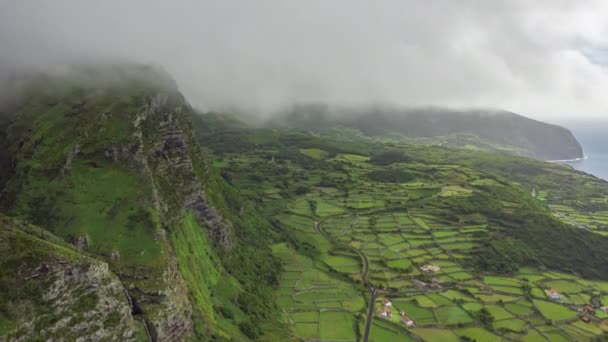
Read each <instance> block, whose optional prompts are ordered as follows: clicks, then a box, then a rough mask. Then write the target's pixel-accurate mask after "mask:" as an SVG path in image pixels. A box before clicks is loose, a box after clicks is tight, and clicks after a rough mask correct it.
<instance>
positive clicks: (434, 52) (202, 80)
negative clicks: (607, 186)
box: [0, 0, 608, 121]
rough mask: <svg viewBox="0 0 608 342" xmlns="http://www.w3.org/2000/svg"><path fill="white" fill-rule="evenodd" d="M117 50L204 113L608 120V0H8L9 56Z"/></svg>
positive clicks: (0, 8)
mask: <svg viewBox="0 0 608 342" xmlns="http://www.w3.org/2000/svg"><path fill="white" fill-rule="evenodd" d="M106 58H111V59H123V58H126V59H131V60H135V61H140V62H145V63H155V64H160V65H162V66H164V67H165V69H167V70H168V71H169V72H170V73H171V74H173V76H174V77H175V79H176V80H177V82H178V84H179V85H180V88H181V89H182V90H183V92H184V93H185V95H186V97H187V98H188V99H189V101H190V102H191V103H192V104H194V105H195V106H197V107H200V108H203V109H210V108H218V107H220V108H221V107H225V106H234V105H236V106H246V107H249V106H252V107H257V108H262V109H269V108H273V107H276V106H277V105H283V104H286V103H291V102H293V101H322V102H328V103H333V104H349V105H352V104H358V103H366V104H367V103H370V102H373V103H378V102H387V103H391V104H397V105H406V106H418V105H444V106H453V107H496V108H503V109H507V110H512V111H516V112H519V113H522V114H525V115H528V116H531V117H534V118H538V119H543V120H550V121H556V120H558V121H559V120H563V119H572V118H579V117H598V118H600V117H604V116H606V117H608V1H607V0H534V1H532V0H504V1H501V0H460V1H454V0H395V1H381V0H377V1H376V0H366V1H357V0H298V1H289V0H269V1H262V0H242V1H231V0H217V1H205V0H198V1H195V0H189V1H150V0H146V1H143V0H142V1H126V0H104V1H81V0H73V1H68V0H46V1H44V0H39V1H35V0H0V59H1V61H2V64H1V66H4V67H7V66H10V67H14V66H16V65H21V66H23V65H27V66H31V67H41V66H44V65H49V64H54V63H57V62H63V61H66V60H68V61H91V60H97V59H106Z"/></svg>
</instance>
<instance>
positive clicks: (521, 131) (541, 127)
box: [279, 105, 583, 160]
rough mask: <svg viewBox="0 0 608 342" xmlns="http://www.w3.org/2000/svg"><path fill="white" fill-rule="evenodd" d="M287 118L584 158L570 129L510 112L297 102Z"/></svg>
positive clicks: (299, 123) (427, 140)
mask: <svg viewBox="0 0 608 342" xmlns="http://www.w3.org/2000/svg"><path fill="white" fill-rule="evenodd" d="M283 120H284V121H283V122H282V123H283V124H286V125H287V126H291V127H297V128H305V129H313V130H326V129H328V128H332V127H340V126H343V127H349V128H355V129H359V130H361V131H362V132H363V133H365V134H367V135H370V136H375V137H379V136H385V137H389V136H390V137H392V138H397V139H405V140H408V141H410V142H413V143H422V144H427V145H441V146H451V147H465V148H475V149H480V150H485V151H490V152H505V153H510V154H515V155H521V156H527V157H531V158H536V159H541V160H562V159H575V158H581V157H583V149H582V147H581V145H580V144H579V143H578V141H577V140H576V138H575V137H574V135H572V133H571V132H570V131H569V130H568V129H566V128H563V127H560V126H557V125H551V124H547V123H544V122H540V121H536V120H532V119H529V118H526V117H524V116H521V115H518V114H515V113H510V112H506V111H492V110H467V111H457V110H450V109H443V108H426V109H396V108H390V107H370V108H355V109H336V110H332V109H330V108H329V107H326V106H322V105H297V106H294V107H293V109H292V110H291V111H289V112H288V113H287V114H286V115H285V116H284V117H283ZM279 121H281V120H279Z"/></svg>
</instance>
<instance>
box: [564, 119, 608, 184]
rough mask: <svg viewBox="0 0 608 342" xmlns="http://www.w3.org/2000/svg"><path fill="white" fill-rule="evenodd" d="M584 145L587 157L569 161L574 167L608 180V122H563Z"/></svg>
mask: <svg viewBox="0 0 608 342" xmlns="http://www.w3.org/2000/svg"><path fill="white" fill-rule="evenodd" d="M563 126H564V127H567V128H569V129H570V130H571V131H572V133H573V134H574V135H575V136H576V138H577V139H578V141H579V142H580V143H581V145H583V150H584V151H585V155H586V157H587V158H586V159H584V160H579V161H575V162H568V164H569V165H572V166H573V167H574V168H576V169H578V170H581V171H584V172H587V173H590V174H592V175H594V176H596V177H598V178H602V179H605V180H608V122H606V121H595V122H589V121H588V122H576V123H568V124H563Z"/></svg>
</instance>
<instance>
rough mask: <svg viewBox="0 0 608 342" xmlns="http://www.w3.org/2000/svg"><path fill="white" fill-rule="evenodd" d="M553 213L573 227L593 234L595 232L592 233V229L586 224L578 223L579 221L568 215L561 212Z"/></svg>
mask: <svg viewBox="0 0 608 342" xmlns="http://www.w3.org/2000/svg"><path fill="white" fill-rule="evenodd" d="M553 212H554V213H555V214H556V215H557V216H559V217H561V218H563V219H565V220H566V221H568V222H570V223H571V224H572V225H573V226H575V227H576V228H579V229H584V230H586V231H588V232H591V233H593V231H592V230H591V229H589V227H587V226H585V225H584V224H582V223H580V222H577V221H575V220H573V219H572V218H570V217H569V216H568V215H566V214H564V213H562V212H560V211H557V210H554V211H553Z"/></svg>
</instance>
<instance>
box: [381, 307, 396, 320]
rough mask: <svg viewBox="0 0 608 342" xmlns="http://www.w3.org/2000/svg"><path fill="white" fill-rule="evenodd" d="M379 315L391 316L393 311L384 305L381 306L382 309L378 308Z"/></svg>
mask: <svg viewBox="0 0 608 342" xmlns="http://www.w3.org/2000/svg"><path fill="white" fill-rule="evenodd" d="M379 316H380V317H383V318H388V317H393V313H392V312H391V309H389V308H387V307H386V306H383V307H382V309H380V315H379Z"/></svg>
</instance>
